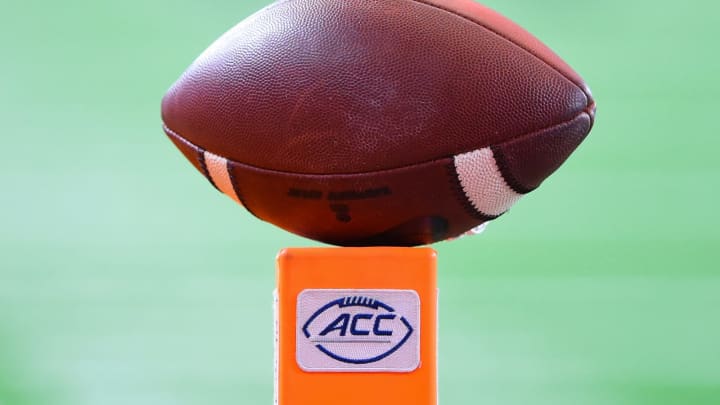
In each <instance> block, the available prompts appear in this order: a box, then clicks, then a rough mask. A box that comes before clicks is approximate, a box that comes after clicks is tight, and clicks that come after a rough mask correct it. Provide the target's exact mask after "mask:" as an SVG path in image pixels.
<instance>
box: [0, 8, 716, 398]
mask: <svg viewBox="0 0 720 405" xmlns="http://www.w3.org/2000/svg"><path fill="white" fill-rule="evenodd" d="M265 3H266V2H265V1H262V0H256V1H248V0H243V1H210V2H199V1H186V0H180V1H177V0H173V1H169V0H162V1H160V0H159V1H138V0H126V1H123V2H101V1H79V0H68V1H62V2H57V1H37V0H36V1H25V2H20V1H14V2H4V3H3V7H2V12H1V13H0V50H1V51H2V56H0V122H2V127H0V137H1V139H2V158H0V405H26V404H27V405H35V404H37V405H45V404H48V405H49V404H52V405H66V404H68V405H69V404H72V405H84V404H101V405H114V404H123V405H125V404H134V405H141V404H151V405H165V404H267V403H270V402H271V400H272V373H273V365H272V319H271V317H272V312H271V291H272V289H273V287H274V270H273V268H274V256H275V254H276V252H277V251H278V250H279V249H280V248H282V247H285V246H311V245H313V244H312V243H311V242H309V241H307V240H303V239H300V238H297V237H294V236H292V235H289V234H287V233H285V232H283V231H281V230H279V229H276V228H274V227H272V226H270V225H267V224H264V223H261V222H259V221H257V220H256V219H254V218H253V217H252V216H251V215H249V214H247V213H246V212H244V211H243V210H242V209H241V208H239V207H237V206H235V205H234V203H233V202H232V201H231V200H230V199H228V198H226V197H224V196H222V195H220V194H219V193H217V192H215V191H214V190H213V189H212V188H211V187H210V186H209V185H208V184H207V182H206V181H205V179H203V178H202V176H200V175H199V174H197V173H196V172H195V170H194V169H193V168H192V167H191V166H190V165H189V164H188V163H187V162H186V161H185V160H184V158H183V157H182V156H181V154H180V153H178V151H177V150H175V148H174V147H173V146H172V145H171V143H170V142H169V141H168V140H167V139H166V138H165V135H163V133H162V131H161V129H160V118H159V106H160V105H159V103H160V98H161V97H162V95H163V93H164V91H165V90H166V89H167V88H168V87H169V86H170V84H171V83H172V82H173V81H174V80H175V79H176V78H177V77H178V76H179V75H180V73H181V72H182V71H183V70H184V69H185V67H187V66H188V65H189V64H190V62H191V61H192V60H193V59H194V57H195V56H196V55H198V54H199V53H200V52H201V51H202V50H203V49H204V48H205V47H206V46H207V45H208V44H209V43H210V42H211V41H212V40H214V39H215V38H216V37H218V36H219V35H220V34H221V33H222V32H224V31H225V30H226V29H228V28H230V27H231V26H232V25H234V24H235V23H236V22H238V21H239V20H241V19H242V18H244V17H246V16H247V15H249V14H250V13H252V12H253V11H254V10H257V9H259V8H260V7H261V6H263V5H264V4H265ZM486 3H487V4H488V5H490V6H492V7H493V8H495V9H497V10H498V11H500V12H502V13H503V14H506V15H507V16H509V17H510V18H512V19H514V20H515V21H517V22H518V23H520V24H521V25H523V26H525V27H526V28H528V29H529V30H530V31H531V32H533V33H535V34H536V35H537V36H539V37H540V38H541V39H542V40H543V41H545V42H546V43H547V44H549V45H550V46H551V47H552V48H554V49H555V50H556V51H557V52H558V53H559V54H560V55H561V56H563V57H564V58H565V59H566V60H567V61H568V62H569V63H570V64H571V65H572V66H574V67H575V68H576V69H577V70H578V71H579V72H580V73H581V74H582V75H583V76H584V77H585V78H586V79H587V81H588V82H589V83H590V85H591V87H592V88H593V90H594V93H595V95H596V97H597V100H598V105H599V115H598V120H597V126H596V129H595V130H594V132H593V133H592V135H591V136H590V137H589V138H588V140H587V142H586V143H585V144H584V145H583V146H582V147H581V148H580V149H579V150H578V152H577V153H576V154H575V155H574V156H573V158H572V159H570V160H569V161H568V163H567V164H566V165H565V166H564V167H563V168H562V170H560V171H559V172H558V173H557V174H556V175H555V176H554V177H552V178H551V179H550V180H549V181H547V182H546V183H545V184H544V186H543V187H542V188H541V189H540V190H539V191H537V192H536V193H534V194H531V195H530V196H528V197H527V198H525V199H524V200H522V201H521V202H520V203H519V204H518V205H517V206H516V207H515V208H514V209H513V210H512V211H511V213H510V214H508V215H507V216H505V217H503V218H501V219H500V220H498V221H496V222H495V223H493V224H491V226H490V227H489V228H488V231H487V232H486V233H485V234H484V235H482V236H477V237H473V238H467V239H463V240H460V241H455V242H452V243H442V244H438V245H437V246H436V248H437V250H438V251H439V253H440V264H441V269H440V270H441V271H440V285H441V342H440V350H441V354H440V380H441V393H440V398H441V403H443V404H483V405H485V404H488V405H489V404H503V405H513V404H518V405H527V404H548V405H549V404H552V405H564V404H568V405H577V404H583V405H599V404H613V405H624V404H628V405H629V404H633V405H637V404H648V405H674V404H678V405H700V404H703V405H704V404H719V403H720V277H719V274H720V272H719V271H718V270H719V268H720V266H719V265H718V259H720V253H719V251H720V231H719V227H720V215H719V214H718V203H720V198H719V195H720V191H719V190H720V162H719V160H718V157H717V155H718V150H719V149H720V124H719V121H718V118H717V116H718V114H719V112H718V110H719V107H720V103H719V102H718V101H717V97H718V93H720V79H718V75H719V73H720V56H718V45H717V41H718V38H720V22H719V21H720V20H718V13H719V12H720V6H718V3H717V1H711V0H688V1H685V2H682V3H671V2H668V1H665V2H663V1H649V0H636V1H624V0H623V1H620V0H605V1H601V2H590V1H569V0H544V1H536V0H515V1H500V0H487V1H486Z"/></svg>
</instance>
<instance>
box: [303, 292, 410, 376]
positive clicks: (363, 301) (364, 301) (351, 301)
mask: <svg viewBox="0 0 720 405" xmlns="http://www.w3.org/2000/svg"><path fill="white" fill-rule="evenodd" d="M336 305H337V306H338V307H339V308H346V307H357V306H359V307H366V308H371V309H374V310H378V309H380V308H383V309H385V310H387V311H388V312H395V309H394V308H392V307H391V306H389V305H387V304H384V303H382V302H380V301H378V300H374V299H372V298H368V297H361V296H355V297H344V298H338V299H336V300H333V301H330V302H329V303H327V304H325V305H323V306H322V308H320V309H318V310H317V311H315V313H314V314H313V315H312V316H311V317H310V319H308V320H307V322H305V324H304V325H303V328H302V331H303V333H304V334H305V337H306V338H308V339H309V338H310V332H308V327H309V326H310V324H312V322H313V321H314V320H315V319H316V318H317V317H318V316H320V314H322V313H323V312H325V311H327V310H328V309H330V308H332V307H334V306H336ZM400 320H401V321H402V323H403V324H404V325H405V327H406V328H407V333H406V334H405V336H404V337H403V338H402V340H400V342H398V344H397V345H395V346H394V347H393V348H392V349H390V350H388V351H387V352H385V353H383V354H381V355H378V356H375V357H373V358H370V359H359V360H355V359H347V358H344V357H342V356H338V355H337V354H335V353H333V352H331V351H330V350H328V349H327V348H325V347H324V346H323V345H322V344H317V345H315V347H316V348H317V349H318V350H320V351H321V352H322V353H323V354H325V355H326V356H328V357H330V358H332V359H335V360H337V361H340V362H343V363H348V364H369V363H375V362H378V361H380V360H382V359H384V358H386V357H388V356H390V355H391V354H393V353H395V352H396V351H398V350H399V349H400V348H401V347H402V346H403V345H404V344H405V343H406V342H407V341H408V339H410V336H412V334H413V332H415V329H413V327H412V325H410V322H408V320H407V319H405V317H404V316H401V317H400Z"/></svg>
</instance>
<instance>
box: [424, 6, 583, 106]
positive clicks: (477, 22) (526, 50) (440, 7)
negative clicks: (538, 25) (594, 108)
mask: <svg viewBox="0 0 720 405" xmlns="http://www.w3.org/2000/svg"><path fill="white" fill-rule="evenodd" d="M410 1H412V2H415V3H418V4H423V5H426V6H428V7H432V8H434V9H437V10H442V11H445V12H447V13H450V14H452V15H454V16H456V17H459V18H462V19H463V20H467V21H469V22H471V23H473V24H475V25H477V26H479V27H482V28H484V29H486V30H487V31H489V32H491V33H493V34H495V35H497V36H498V37H500V38H502V39H504V40H505V41H507V42H509V43H511V44H513V45H515V46H516V47H518V48H520V49H522V50H523V51H525V52H527V53H528V54H530V55H532V56H534V57H535V58H536V59H537V60H539V61H541V62H542V63H543V64H544V65H546V66H547V67H549V68H550V69H552V70H554V71H555V72H556V73H557V74H559V75H560V76H562V77H563V78H564V79H565V80H567V81H568V82H570V83H572V84H573V85H574V86H575V87H577V88H578V89H579V90H580V91H581V92H582V93H583V94H584V95H585V98H586V101H585V103H586V104H590V100H592V96H591V95H590V94H588V92H587V90H586V89H585V87H584V86H583V85H582V84H580V83H576V82H575V81H574V80H572V79H571V78H569V77H567V76H566V75H565V74H564V73H563V72H561V71H560V69H558V68H556V67H555V66H553V65H552V64H551V63H549V62H548V61H546V60H545V59H543V58H542V57H541V56H540V55H538V54H537V53H535V52H534V51H532V50H530V49H527V48H525V47H523V46H522V45H520V44H518V43H517V42H515V41H513V40H512V39H511V38H509V37H508V36H506V35H503V34H501V33H499V32H497V31H495V30H494V29H492V28H491V27H489V26H487V25H485V24H483V23H481V22H480V21H476V20H474V19H472V18H471V17H468V16H465V15H462V14H458V13H457V12H456V11H455V10H451V9H449V8H446V7H442V6H439V5H436V4H430V3H426V2H424V1H422V0H410Z"/></svg>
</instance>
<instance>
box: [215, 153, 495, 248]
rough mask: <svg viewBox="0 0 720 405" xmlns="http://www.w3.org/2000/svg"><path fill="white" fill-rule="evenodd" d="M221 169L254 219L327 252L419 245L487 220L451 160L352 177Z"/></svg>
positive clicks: (235, 166) (233, 164)
mask: <svg viewBox="0 0 720 405" xmlns="http://www.w3.org/2000/svg"><path fill="white" fill-rule="evenodd" d="M228 167H229V168H230V171H231V173H232V176H233V178H234V179H235V181H237V182H238V183H239V184H240V185H241V187H242V188H243V190H245V200H244V201H245V203H246V206H247V207H248V208H249V209H251V210H252V211H253V213H254V214H255V215H256V216H257V217H259V218H261V219H263V220H265V221H268V222H270V223H273V224H275V225H277V226H279V227H281V228H283V229H286V230H288V231H290V232H293V233H296V234H298V235H301V236H305V237H308V238H311V239H315V240H319V241H322V242H325V243H330V244H334V245H341V246H371V245H394V246H414V245H423V244H429V243H433V242H436V241H440V240H444V239H447V238H450V237H454V236H458V235H460V234H462V233H464V232H466V231H468V230H469V229H471V228H474V227H475V226H478V225H480V224H481V223H483V222H485V221H487V220H489V219H492V218H491V217H489V216H485V215H483V214H482V213H480V212H477V211H475V210H473V209H472V207H470V206H469V205H468V202H467V199H466V196H465V194H464V193H463V192H462V190H461V189H460V188H459V187H456V183H457V179H456V175H455V172H454V170H451V169H452V168H453V167H454V165H453V160H452V159H451V158H447V159H441V160H437V161H434V162H430V163H425V164H420V165H416V166H410V167H405V168H401V169H393V170H388V171H381V172H373V173H364V174H354V175H300V174H293V173H284V172H276V171H269V170H263V169H258V168H255V167H251V166H248V165H244V164H240V163H237V162H232V161H231V162H230V164H229V166H228Z"/></svg>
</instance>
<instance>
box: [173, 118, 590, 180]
mask: <svg viewBox="0 0 720 405" xmlns="http://www.w3.org/2000/svg"><path fill="white" fill-rule="evenodd" d="M582 115H588V113H587V112H585V111H581V112H580V113H579V114H577V115H575V116H574V117H572V118H570V119H567V120H564V121H562V122H559V123H556V124H552V125H548V126H547V127H544V128H540V129H538V130H534V131H532V132H527V133H524V134H522V135H519V136H513V137H510V138H509V139H507V140H505V141H503V142H500V143H497V144H494V145H483V146H478V147H476V148H475V149H471V150H468V151H461V152H456V153H453V154H450V155H447V156H443V157H438V158H435V159H430V160H426V161H424V162H418V163H412V164H409V165H406V166H399V167H390V168H386V169H378V170H372V171H365V172H348V173H325V174H323V173H303V172H294V171H285V170H277V169H269V168H266V167H261V166H256V165H254V164H249V163H244V162H240V161H238V160H235V159H231V158H229V157H227V156H224V155H221V154H218V153H215V152H213V151H209V152H210V153H213V154H215V155H217V156H220V157H222V158H223V159H226V160H227V161H229V162H233V163H235V164H239V165H244V166H248V167H250V168H252V169H256V170H263V171H267V172H271V173H278V174H284V175H300V176H309V177H328V176H358V175H364V174H373V173H383V172H391V171H395V170H405V169H409V168H412V167H415V166H422V165H427V164H431V163H433V162H438V161H441V160H444V159H453V158H454V157H455V156H457V155H462V154H464V153H469V152H472V151H474V150H479V149H483V148H493V147H497V146H500V145H503V144H505V143H507V142H512V141H517V140H522V139H525V138H529V137H531V136H534V135H537V134H539V133H541V132H545V131H549V130H551V129H554V128H557V127H561V126H563V125H567V124H569V123H571V122H573V121H575V120H576V119H578V118H579V117H581V116H582ZM163 129H164V130H166V131H167V132H169V133H171V134H173V135H174V136H176V137H178V138H180V139H182V140H183V141H184V142H185V143H187V144H189V145H192V146H194V147H196V148H198V149H202V150H203V152H204V151H206V149H204V148H202V147H201V146H199V145H196V144H194V143H193V142H190V141H189V140H188V139H186V138H185V137H183V136H182V135H180V134H179V133H177V132H176V131H173V130H172V129H170V128H169V127H168V126H167V124H166V123H164V122H163ZM202 165H203V167H204V159H203V162H202ZM205 171H206V172H207V168H205ZM206 176H207V175H206ZM207 177H208V178H209V176H207ZM531 191H532V190H531ZM519 194H527V193H520V192H519Z"/></svg>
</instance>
